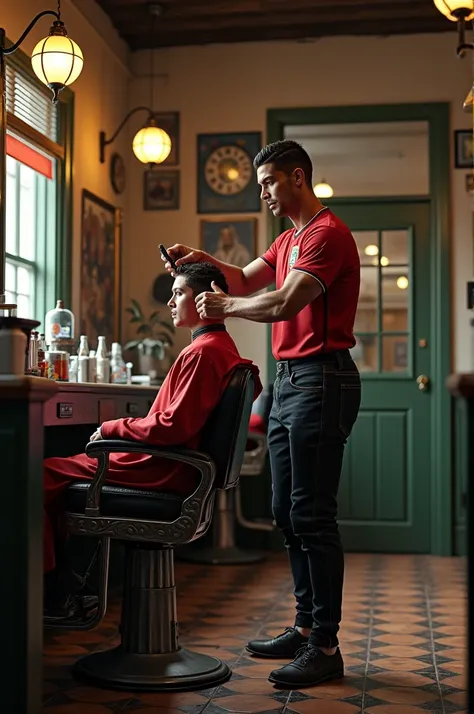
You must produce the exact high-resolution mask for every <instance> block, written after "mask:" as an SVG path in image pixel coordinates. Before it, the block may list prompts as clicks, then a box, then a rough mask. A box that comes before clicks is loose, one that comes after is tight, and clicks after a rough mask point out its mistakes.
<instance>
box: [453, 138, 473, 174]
mask: <svg viewBox="0 0 474 714" xmlns="http://www.w3.org/2000/svg"><path fill="white" fill-rule="evenodd" d="M454 165H455V167H456V168H457V169H472V168H473V165H474V142H473V132H472V130H470V129H461V130H458V131H455V132H454Z"/></svg>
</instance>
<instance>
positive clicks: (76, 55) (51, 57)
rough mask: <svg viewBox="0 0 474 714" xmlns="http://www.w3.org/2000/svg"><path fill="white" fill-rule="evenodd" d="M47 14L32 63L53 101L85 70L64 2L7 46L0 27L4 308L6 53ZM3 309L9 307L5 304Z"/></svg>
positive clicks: (1, 291)
mask: <svg viewBox="0 0 474 714" xmlns="http://www.w3.org/2000/svg"><path fill="white" fill-rule="evenodd" d="M45 15H52V16H53V17H55V18H56V19H55V21H54V22H53V24H52V26H51V29H50V31H49V35H48V37H45V38H44V39H43V40H41V41H40V42H38V44H37V45H36V47H35V48H34V50H33V53H32V55H31V66H32V67H33V71H34V73H35V74H36V76H37V77H38V79H39V80H40V81H41V82H43V84H46V85H47V86H48V87H49V88H50V89H51V91H52V93H53V97H52V101H53V102H54V103H56V102H57V101H58V94H59V92H60V91H61V90H62V89H64V87H66V86H67V85H69V84H72V83H73V82H74V81H75V80H76V79H77V78H78V77H79V75H80V74H81V72H82V67H83V64H84V58H83V55H82V52H81V49H80V48H79V47H78V45H77V44H76V43H75V42H73V41H72V40H71V39H70V38H69V37H68V35H67V30H66V27H65V25H64V23H63V22H62V21H61V2H60V0H58V9H57V12H55V11H54V10H43V11H42V12H39V13H38V14H37V15H36V17H34V18H33V20H32V21H31V22H30V24H29V25H28V27H27V28H26V30H25V31H24V32H23V34H22V35H21V37H20V38H19V40H18V41H17V42H15V44H13V45H11V46H10V47H5V30H4V29H3V28H0V94H1V99H0V105H1V108H0V311H1V310H2V305H4V304H5V232H6V231H5V188H6V132H7V108H6V96H5V95H6V92H5V82H6V80H5V57H6V56H8V55H11V54H13V53H14V52H16V51H17V49H18V48H19V47H20V45H21V44H22V42H23V40H24V39H25V37H27V36H28V35H29V33H30V32H31V30H32V29H33V27H34V26H35V25H36V23H37V22H38V20H40V19H41V18H42V17H44V16H45ZM3 309H6V307H5V308H3Z"/></svg>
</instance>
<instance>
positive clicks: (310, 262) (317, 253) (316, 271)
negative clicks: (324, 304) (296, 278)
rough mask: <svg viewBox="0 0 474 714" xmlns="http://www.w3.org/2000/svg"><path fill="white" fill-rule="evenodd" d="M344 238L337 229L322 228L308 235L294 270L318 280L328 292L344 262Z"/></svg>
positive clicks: (317, 228)
mask: <svg viewBox="0 0 474 714" xmlns="http://www.w3.org/2000/svg"><path fill="white" fill-rule="evenodd" d="M343 242H344V236H343V234H342V233H341V232H340V231H338V230H337V228H332V227H327V226H321V227H316V228H315V229H314V230H312V231H310V232H309V233H308V236H307V238H306V240H305V242H304V244H303V246H302V250H301V251H300V254H299V256H298V260H297V261H296V263H295V264H294V265H293V270H300V271H302V272H303V273H308V274H309V275H312V276H313V277H314V278H316V279H317V280H318V281H319V282H320V283H321V287H322V288H323V290H326V289H327V288H328V287H329V286H330V285H331V283H332V282H333V281H334V280H335V278H336V277H337V276H338V274H339V272H340V270H341V267H342V262H343V260H344V255H345V251H344V245H343Z"/></svg>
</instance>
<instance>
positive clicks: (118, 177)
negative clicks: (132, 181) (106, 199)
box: [110, 154, 126, 193]
mask: <svg viewBox="0 0 474 714" xmlns="http://www.w3.org/2000/svg"><path fill="white" fill-rule="evenodd" d="M110 181H111V183H112V188H113V189H114V191H115V193H122V191H123V190H124V188H125V181H126V174H125V164H124V161H123V159H122V157H121V156H120V154H112V158H111V159H110Z"/></svg>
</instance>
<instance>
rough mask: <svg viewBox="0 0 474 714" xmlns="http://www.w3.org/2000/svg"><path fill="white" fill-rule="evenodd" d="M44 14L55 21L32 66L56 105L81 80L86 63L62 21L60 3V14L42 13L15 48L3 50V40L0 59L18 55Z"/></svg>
mask: <svg viewBox="0 0 474 714" xmlns="http://www.w3.org/2000/svg"><path fill="white" fill-rule="evenodd" d="M45 15H53V16H54V17H55V18H56V20H55V21H54V22H53V24H52V25H51V29H50V31H49V35H48V36H47V37H45V38H44V39H43V40H40V42H38V44H37V45H36V47H35V48H34V50H33V53H32V55H31V66H32V67H33V71H34V73H35V74H36V76H37V77H38V79H39V80H40V81H41V82H43V84H46V85H47V86H48V87H49V88H50V89H51V91H52V92H53V102H54V103H56V102H57V101H58V94H59V92H60V91H61V89H64V87H66V86H68V85H69V84H72V83H73V82H74V81H75V80H76V79H77V78H78V77H79V75H80V74H81V72H82V67H83V64H84V57H83V55H82V51H81V48H80V47H79V46H78V45H77V44H76V43H75V42H74V41H73V40H71V38H70V37H68V34H67V30H66V26H65V24H64V22H62V20H61V1H60V0H58V9H57V12H55V11H54V10H43V12H39V13H38V14H37V15H36V17H35V18H34V19H33V20H32V21H31V22H30V24H29V25H28V27H27V28H26V30H25V31H24V33H23V34H22V35H21V37H20V39H19V40H18V42H15V44H14V45H11V47H4V46H3V41H2V42H1V43H0V57H1V58H2V59H3V57H4V56H5V55H11V54H13V53H14V52H16V50H17V49H18V48H19V47H20V45H21V43H22V42H23V40H24V39H25V37H27V35H28V34H29V33H30V31H31V30H32V28H33V27H34V26H35V25H36V23H37V22H38V20H39V19H40V18H41V17H44V16H45ZM3 36H4V34H3Z"/></svg>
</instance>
